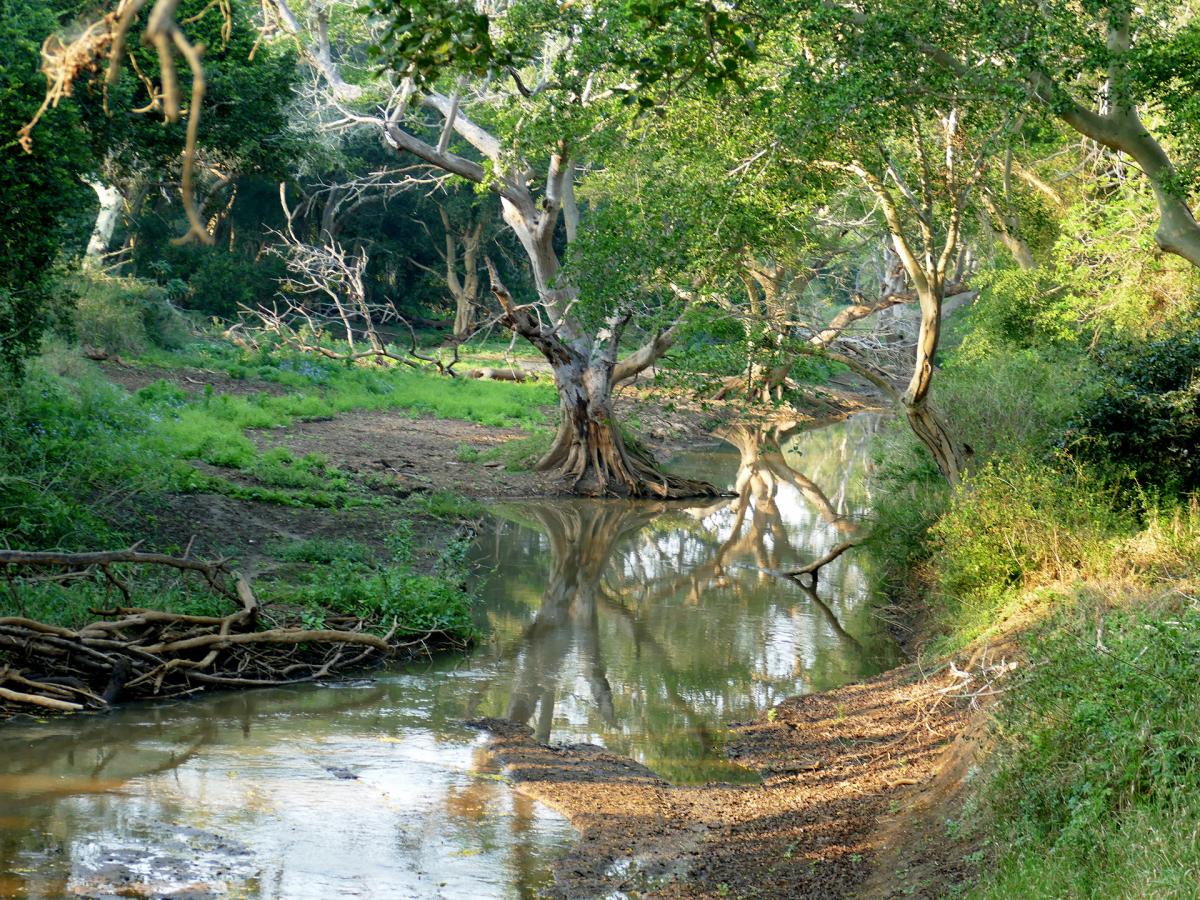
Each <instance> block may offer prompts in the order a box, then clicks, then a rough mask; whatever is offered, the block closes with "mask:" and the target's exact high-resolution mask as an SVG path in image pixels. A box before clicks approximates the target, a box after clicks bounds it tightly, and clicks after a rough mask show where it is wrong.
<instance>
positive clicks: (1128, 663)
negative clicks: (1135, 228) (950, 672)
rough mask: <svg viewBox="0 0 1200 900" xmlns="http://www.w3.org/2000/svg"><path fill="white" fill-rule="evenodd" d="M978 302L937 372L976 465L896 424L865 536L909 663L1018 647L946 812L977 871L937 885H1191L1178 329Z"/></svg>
mask: <svg viewBox="0 0 1200 900" xmlns="http://www.w3.org/2000/svg"><path fill="white" fill-rule="evenodd" d="M987 314H988V309H987V306H986V300H985V306H984V308H983V310H981V313H980V319H981V322H976V323H974V327H973V330H972V331H971V333H970V335H969V337H968V338H967V340H966V341H965V342H963V343H962V345H961V346H960V347H958V349H957V350H956V351H955V352H953V353H951V354H949V355H948V357H947V359H946V360H945V362H944V371H943V372H942V373H941V381H940V383H939V385H938V388H939V393H938V402H939V403H940V404H941V406H942V408H943V409H944V410H945V412H946V413H947V415H948V416H949V418H950V420H951V421H952V422H953V423H954V425H955V427H956V429H957V430H958V432H959V433H960V434H962V435H963V437H964V438H966V440H967V442H968V443H969V444H970V445H971V446H972V447H973V449H974V451H975V459H974V463H973V469H972V474H971V475H970V476H969V477H968V478H967V480H966V482H965V483H964V484H963V485H962V486H961V488H959V489H957V490H954V491H951V490H949V489H947V488H946V486H945V485H944V484H943V483H941V482H939V480H938V479H937V475H936V472H935V471H934V470H933V468H932V464H931V463H930V462H929V461H928V459H927V457H926V456H925V454H924V453H923V452H922V451H921V450H920V449H919V448H918V447H917V446H916V445H915V443H914V442H913V440H912V439H911V437H910V436H909V435H908V434H907V432H906V431H905V430H904V428H903V427H902V426H901V425H900V424H895V425H893V427H892V428H891V429H890V430H889V431H888V432H887V433H886V434H885V435H884V437H883V438H882V440H881V442H880V445H879V447H878V450H877V452H878V458H879V464H880V469H881V472H880V478H881V482H882V484H883V486H884V491H883V493H882V496H881V497H880V498H879V503H878V509H877V522H876V528H875V532H874V537H873V539H872V542H871V548H872V553H871V558H872V562H873V565H874V571H875V576H876V581H877V584H878V586H879V589H880V592H881V594H882V595H883V596H884V597H886V598H887V600H888V601H889V602H891V603H892V604H894V605H896V606H899V607H901V608H902V611H901V614H900V615H899V616H897V618H898V619H902V620H906V621H913V622H916V623H917V624H916V630H915V633H914V634H913V635H911V636H910V640H911V644H912V646H913V648H915V649H916V650H917V652H918V654H919V655H920V656H922V657H923V658H924V659H925V663H923V665H924V666H927V667H928V666H934V665H936V661H937V660H939V659H942V658H944V656H945V655H946V654H948V653H953V652H956V651H964V650H966V651H974V650H975V649H976V648H978V647H980V646H982V645H983V644H985V643H990V644H996V643H1001V644H1003V645H1005V646H1008V647H1012V646H1015V647H1016V657H1017V667H1016V669H1015V671H1014V672H1013V673H1012V674H1010V675H1008V676H1007V677H1005V679H1004V680H1003V681H1002V682H999V683H998V684H997V685H996V689H997V690H999V691H1000V695H999V698H998V700H997V702H996V704H995V706H994V707H993V708H992V713H991V716H992V722H991V729H990V737H989V741H988V745H989V747H990V751H989V752H988V753H987V755H986V758H985V760H984V761H983V770H982V772H981V774H980V777H977V778H975V779H974V780H973V781H972V782H971V784H970V786H969V787H968V788H967V803H966V807H965V808H964V809H963V810H962V811H961V815H956V816H955V817H954V820H953V821H952V822H951V823H950V825H951V826H953V827H952V828H950V831H951V832H952V833H951V834H949V835H948V837H957V838H963V839H964V843H963V846H964V852H968V851H970V852H972V853H973V855H972V856H971V857H970V861H971V862H973V863H974V869H975V871H976V872H977V873H978V874H977V877H976V878H975V880H974V881H972V882H971V883H969V884H966V885H958V886H957V887H955V888H953V890H954V891H955V892H965V893H966V894H967V895H969V896H978V897H996V898H1000V897H1018V896H1019V897H1072V896H1078V897H1085V896H1087V897H1091V896H1114V897H1115V896H1122V897H1124V896H1194V892H1195V885H1196V883H1197V873H1198V872H1200V838H1198V835H1200V804H1198V803H1197V800H1196V798H1197V797H1198V796H1200V791H1198V788H1200V690H1197V688H1196V684H1197V678H1198V676H1200V599H1198V596H1200V507H1198V506H1197V501H1196V495H1195V490H1196V487H1197V484H1196V478H1195V472H1194V464H1193V462H1192V460H1191V454H1190V452H1189V449H1190V448H1192V447H1194V446H1195V443H1194V439H1195V429H1196V427H1197V408H1198V407H1197V405H1196V398H1197V385H1198V384H1200V380H1198V377H1200V369H1198V363H1200V352H1197V348H1196V338H1195V336H1194V335H1195V331H1194V326H1193V325H1191V324H1188V323H1186V322H1184V323H1182V324H1180V325H1177V326H1176V327H1173V328H1168V329H1167V330H1166V335H1165V336H1164V335H1163V334H1162V333H1161V332H1160V333H1159V335H1158V336H1156V337H1155V339H1153V340H1148V339H1145V338H1140V337H1137V336H1129V335H1121V334H1113V335H1110V336H1108V338H1107V339H1106V340H1105V341H1104V342H1101V343H1099V344H1098V345H1094V346H1092V347H1088V346H1087V345H1085V344H1082V343H1078V342H1072V341H1067V340H1061V341H1048V340H1047V341H1031V340H1025V341H1022V340H1018V339H1014V336H1013V335H1012V334H1011V333H1010V334H998V333H997V331H996V330H995V329H989V328H988V327H987V324H986V323H987V320H986V316H987ZM981 323H982V324H981ZM948 827H949V826H948ZM979 848H981V849H979Z"/></svg>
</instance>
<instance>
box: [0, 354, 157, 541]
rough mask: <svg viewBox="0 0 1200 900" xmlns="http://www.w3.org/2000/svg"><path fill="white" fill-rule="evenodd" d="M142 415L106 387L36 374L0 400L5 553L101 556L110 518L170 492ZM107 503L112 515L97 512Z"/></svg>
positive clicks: (0, 522)
mask: <svg viewBox="0 0 1200 900" xmlns="http://www.w3.org/2000/svg"><path fill="white" fill-rule="evenodd" d="M147 424H148V423H147V420H146V416H145V413H144V412H143V411H142V410H141V409H140V408H139V407H138V405H137V404H136V403H135V402H133V401H132V400H131V399H130V398H129V397H128V396H127V395H126V394H125V393H124V391H122V390H120V388H117V387H115V386H113V385H110V384H107V383H105V382H103V381H101V380H99V379H95V378H88V377H84V378H82V379H80V380H66V379H62V378H57V377H55V376H52V375H50V374H47V373H46V372H44V371H41V370H39V369H34V370H33V371H32V372H31V373H30V376H29V378H28V379H27V380H26V381H25V383H23V384H21V385H20V386H17V387H10V388H9V389H7V390H4V391H0V545H8V546H13V547H26V548H31V549H45V548H49V547H65V548H79V547H98V546H103V545H104V544H106V543H108V542H109V541H111V540H115V534H114V532H115V529H114V528H113V526H112V525H110V524H109V521H108V519H107V516H106V513H109V514H112V513H115V512H117V511H118V510H119V509H120V508H121V504H122V502H123V501H126V500H128V499H129V498H130V497H131V496H133V495H136V494H138V493H143V492H156V491H161V490H163V489H165V488H166V487H168V485H170V484H171V483H172V480H173V477H174V474H173V467H172V466H171V464H170V461H169V460H167V459H164V458H163V457H162V456H161V455H159V453H157V452H156V450H155V448H154V447H153V445H152V442H151V440H150V439H149V438H148V436H147V430H148V429H147ZM102 496H106V497H107V500H106V503H107V508H105V507H101V506H94V505H92V501H99V500H100V499H101V497H102Z"/></svg>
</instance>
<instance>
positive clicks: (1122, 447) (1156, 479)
mask: <svg viewBox="0 0 1200 900" xmlns="http://www.w3.org/2000/svg"><path fill="white" fill-rule="evenodd" d="M1097 360H1098V363H1099V368H1100V376H1101V379H1102V382H1101V383H1102V384H1103V390H1102V392H1101V393H1100V394H1099V396H1096V397H1095V398H1093V399H1092V400H1091V401H1090V402H1089V403H1088V404H1087V405H1086V406H1084V408H1083V409H1081V410H1080V412H1079V415H1078V416H1077V418H1076V419H1075V420H1074V422H1073V427H1072V428H1071V430H1070V432H1069V433H1068V435H1067V438H1066V445H1067V448H1068V449H1069V451H1070V452H1071V453H1072V454H1074V455H1075V456H1077V457H1078V458H1080V459H1082V460H1085V461H1087V462H1090V463H1092V464H1094V465H1096V466H1098V467H1101V468H1103V469H1104V470H1106V471H1108V472H1110V473H1112V474H1113V476H1114V477H1115V478H1116V479H1117V480H1118V481H1120V482H1121V483H1123V484H1125V485H1127V486H1134V487H1140V488H1142V489H1148V490H1153V491H1156V492H1166V493H1168V494H1170V493H1174V492H1191V491H1195V490H1197V489H1200V450H1198V448H1200V333H1197V332H1196V331H1195V330H1193V329H1187V330H1185V331H1182V332H1180V333H1178V334H1175V335H1172V336H1170V337H1165V338H1162V339H1161V340H1157V341H1150V342H1147V343H1140V342H1139V343H1132V342H1130V343H1123V344H1118V345H1115V346H1113V347H1111V348H1107V349H1105V350H1102V351H1101V352H1099V353H1098V354H1097Z"/></svg>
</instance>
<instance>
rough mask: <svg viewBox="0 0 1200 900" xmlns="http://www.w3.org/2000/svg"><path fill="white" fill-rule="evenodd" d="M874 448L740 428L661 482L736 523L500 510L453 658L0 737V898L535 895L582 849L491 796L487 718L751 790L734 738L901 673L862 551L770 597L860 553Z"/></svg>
mask: <svg viewBox="0 0 1200 900" xmlns="http://www.w3.org/2000/svg"><path fill="white" fill-rule="evenodd" d="M877 424H878V420H877V419H876V418H875V417H873V416H867V415H864V416H856V417H853V418H852V419H850V420H848V421H846V422H843V423H839V424H837V425H833V426H829V427H826V428H821V429H817V430H812V431H807V432H802V433H799V434H793V435H788V434H786V433H785V434H779V433H778V432H770V431H766V430H762V429H754V428H746V427H738V428H734V429H730V430H729V431H728V432H727V433H725V434H724V435H723V439H724V440H725V442H726V444H724V445H722V446H720V447H713V448H710V449H703V450H697V451H695V452H690V453H687V454H683V455H682V456H681V457H679V458H677V459H676V460H675V463H674V465H675V467H676V468H678V469H679V470H680V471H682V472H687V473H688V474H691V475H698V476H702V477H706V478H708V479H710V480H712V481H713V482H714V483H718V484H721V485H723V486H727V487H729V488H730V489H731V490H734V491H736V493H737V496H736V497H735V498H733V499H728V498H726V499H722V500H718V501H712V502H708V503H705V504H703V505H699V506H697V505H688V504H670V505H666V504H633V503H623V502H615V501H612V502H605V501H576V500H558V501H522V502H511V503H504V504H499V505H497V506H495V507H494V508H493V509H492V515H491V517H490V518H489V520H488V522H487V523H486V525H485V527H484V529H483V530H482V532H481V534H480V537H479V540H478V542H477V544H476V546H475V549H474V562H475V564H476V568H477V570H478V571H479V573H480V574H479V583H478V584H477V585H476V587H477V590H478V593H479V594H480V595H481V597H482V599H483V602H482V603H481V604H480V606H479V615H480V618H481V624H482V625H483V627H484V628H485V630H486V632H487V635H488V636H487V638H486V639H485V640H484V641H483V642H481V644H480V646H479V647H478V648H477V649H476V650H475V651H474V652H473V653H472V654H470V655H469V656H466V657H446V658H443V659H439V660H436V661H435V662H433V663H429V664H423V665H418V666H409V667H406V668H402V669H398V670H394V671H385V672H380V673H375V674H374V675H373V677H372V678H370V679H364V680H361V681H354V682H346V683H340V684H337V685H323V686H304V687H297V688H289V689H277V690H263V691H248V692H242V693H237V694H225V695H215V696H209V697H204V698H200V699H197V700H193V701H188V702H180V703H175V704H170V705H158V706H149V705H147V706H135V707H129V708H125V709H121V710H118V711H116V712H114V713H112V714H109V715H103V716H80V717H77V718H73V719H61V720H56V721H53V722H50V723H49V724H40V725H39V724H10V725H6V726H0V896H20V897H46V898H50V897H63V896H189V897H203V896H241V897H288V898H291V897H313V898H325V897H335V896H336V897H354V896H361V897H381V898H392V897H395V898H402V897H436V896H444V897H504V896H522V895H529V894H532V893H534V892H536V889H537V888H538V886H539V885H542V884H545V883H546V881H547V879H548V877H549V863H550V860H551V859H552V858H553V857H554V855H555V854H556V853H557V852H558V851H559V850H560V849H561V848H562V847H564V846H565V845H566V843H567V842H569V840H570V838H571V830H570V828H569V826H567V824H566V823H565V821H564V820H563V819H562V818H561V817H560V816H558V815H557V814H555V813H554V812H552V811H550V810H548V809H546V808H545V807H543V806H541V805H540V804H538V803H536V802H534V801H531V800H529V799H528V798H525V797H523V796H521V795H520V794H518V793H516V792H514V791H513V790H512V789H511V788H510V787H509V786H508V784H507V783H506V782H505V781H504V780H503V777H502V776H501V774H500V773H498V772H497V771H496V770H495V768H494V766H493V764H492V763H491V761H490V760H489V757H488V753H487V749H486V742H485V740H484V738H483V737H482V736H481V735H480V734H479V733H477V732H475V731H472V730H471V729H468V728H466V727H464V726H463V725H462V724H461V723H462V721H463V720H465V719H469V718H472V717H476V716H501V717H507V718H513V719H517V720H520V721H525V722H528V723H529V725H530V726H531V727H533V729H534V731H535V733H536V734H537V736H538V738H539V739H541V740H554V741H560V740H561V741H589V742H593V743H598V744H602V745H604V746H606V747H608V748H610V749H612V750H614V751H615V752H618V753H623V754H627V755H630V756H632V757H634V758H635V759H638V760H639V761H641V762H643V763H645V764H646V765H648V766H650V767H651V768H652V769H654V770H656V771H657V772H659V773H660V774H662V775H663V776H664V777H667V778H669V779H671V780H673V781H675V782H678V783H684V782H703V781H749V780H752V779H753V775H752V774H751V773H749V772H746V771H745V770H742V769H740V768H738V767H737V766H734V765H732V764H730V763H729V762H727V761H726V760H725V758H724V754H723V751H722V748H721V745H720V741H721V737H720V736H721V733H722V732H721V726H722V725H723V724H726V723H729V722H732V721H740V720H745V719H748V718H752V717H753V716H755V715H756V714H758V713H759V712H761V711H763V710H765V709H768V708H769V707H770V706H771V705H773V704H774V703H775V702H777V701H778V700H780V699H782V698H783V697H785V696H787V695H790V694H794V693H800V692H808V691H817V690H822V689H825V688H829V687H833V686H836V685H838V684H842V683H845V682H847V681H851V680H854V679H858V678H862V677H865V676H868V675H871V674H874V673H876V672H878V671H882V670H883V669H885V668H888V667H889V666H890V665H892V664H893V663H894V662H895V653H894V650H893V647H892V645H891V644H890V642H889V641H888V639H887V638H886V636H885V635H884V633H883V631H882V629H881V628H880V627H879V624H878V622H877V621H876V620H875V619H873V618H872V616H871V614H870V611H869V609H868V608H867V603H866V588H865V584H864V577H863V573H862V571H861V570H860V568H859V565H858V563H857V562H856V560H855V558H854V554H853V552H851V553H850V554H847V555H845V556H843V557H841V558H839V559H838V560H836V561H835V562H834V563H831V564H830V565H829V566H828V567H826V568H825V569H823V570H822V575H821V581H820V586H819V589H818V590H817V591H815V592H814V591H812V590H809V589H806V588H804V587H802V586H801V585H799V584H796V583H795V582H794V581H791V580H789V579H786V578H784V577H781V575H780V574H779V573H780V571H781V570H786V569H788V568H794V567H796V566H798V565H803V564H804V563H807V562H809V561H811V560H813V559H816V558H817V557H819V556H821V555H823V554H824V553H826V552H827V551H828V550H829V549H831V548H832V547H833V546H834V545H836V544H837V543H839V542H841V541H844V540H846V539H847V538H849V537H852V536H853V535H854V533H855V531H856V529H857V527H858V524H857V523H858V521H859V520H860V519H861V517H862V515H863V514H864V513H865V511H866V510H867V509H868V508H869V505H870V480H869V472H868V469H869V465H868V461H867V460H868V458H867V454H866V448H867V443H868V441H869V440H870V437H871V435H872V434H873V432H874V430H875V428H876V427H877Z"/></svg>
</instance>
